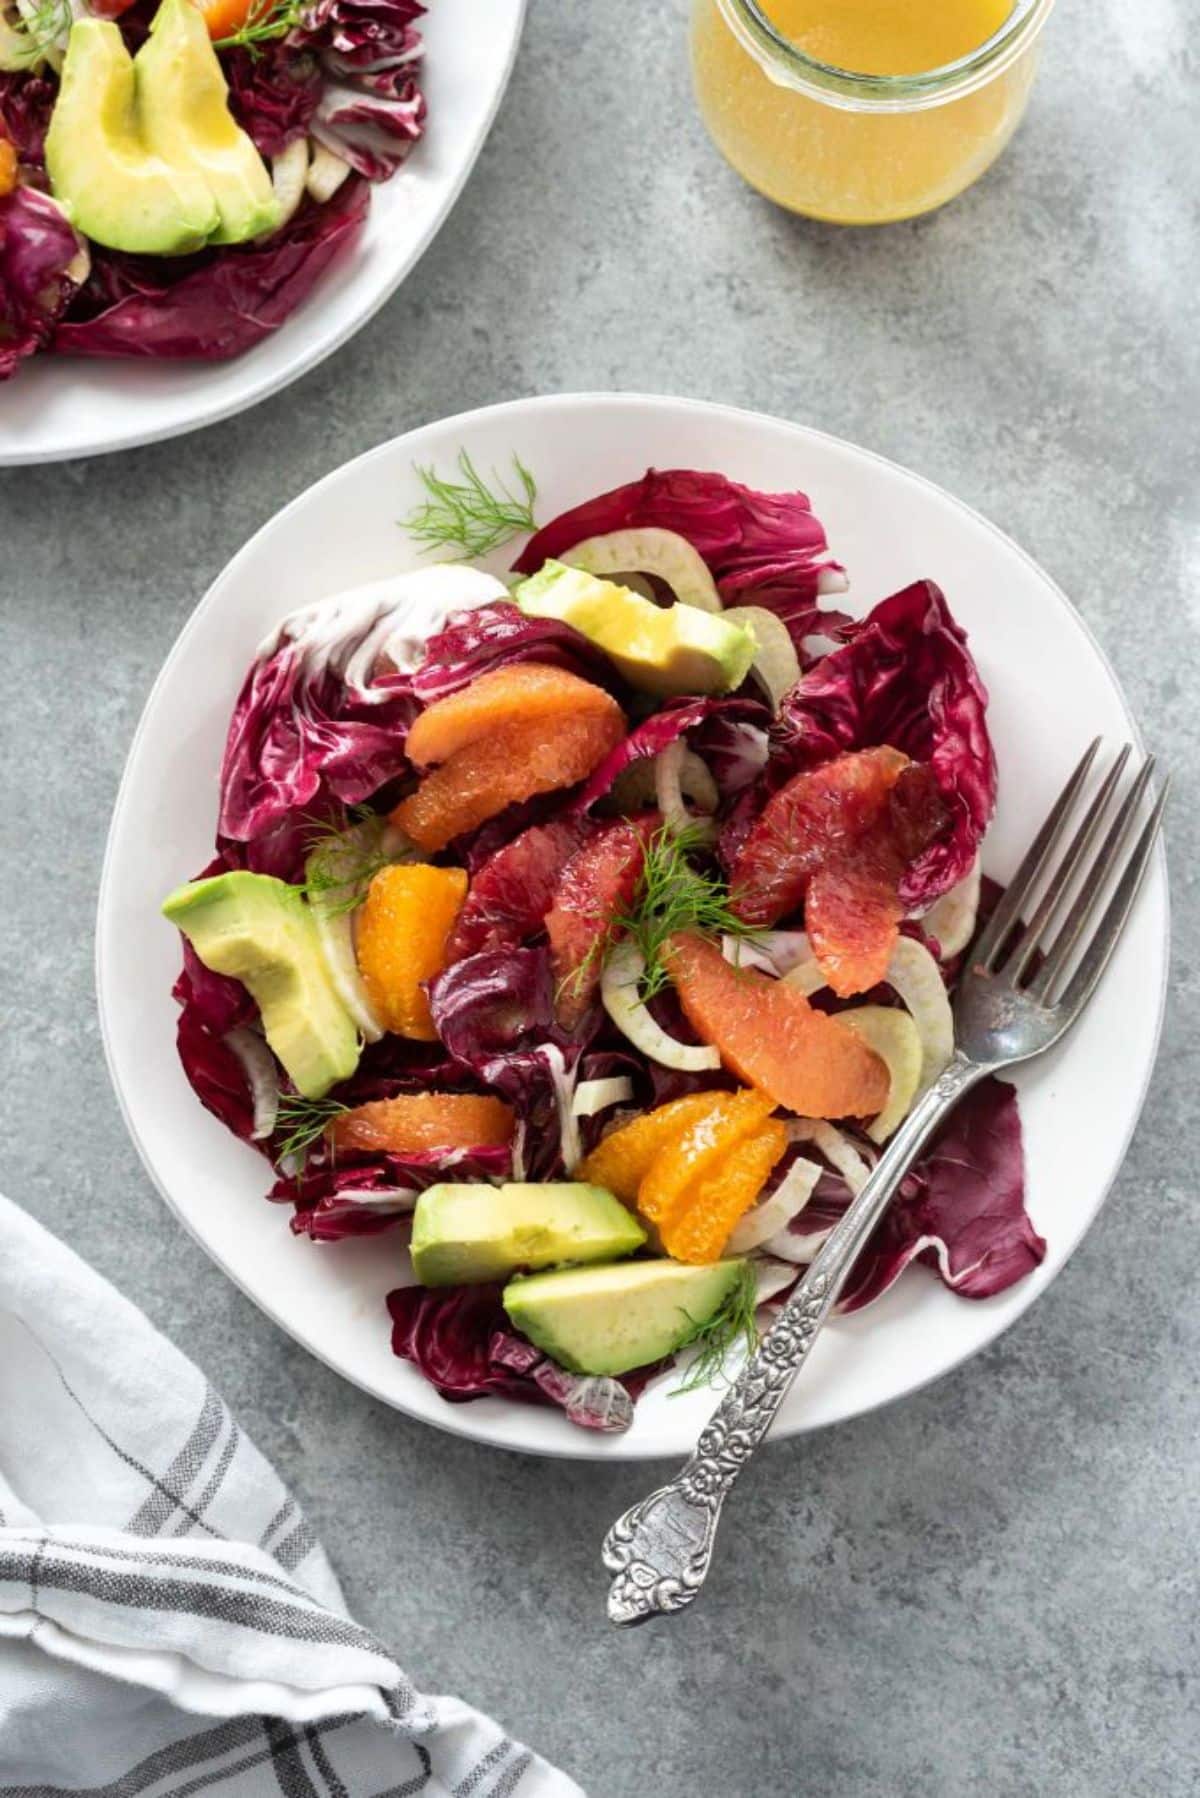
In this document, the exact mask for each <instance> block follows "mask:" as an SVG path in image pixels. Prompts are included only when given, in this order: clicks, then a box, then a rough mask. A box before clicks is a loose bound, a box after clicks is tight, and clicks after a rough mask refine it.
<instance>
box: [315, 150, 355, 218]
mask: <svg viewBox="0 0 1200 1798" xmlns="http://www.w3.org/2000/svg"><path fill="white" fill-rule="evenodd" d="M309 147H310V149H311V150H312V161H311V162H310V163H309V165H308V174H307V178H306V180H305V186H306V187H307V189H308V192H309V196H310V198H312V199H314V200H315V201H316V202H317V205H318V206H323V205H324V204H325V202H326V200H332V198H333V196H334V194H335V193H336V192H337V190H338V188H339V187H340V186H341V185H342V182H343V181H344V180H345V179H346V176H347V175H348V174H349V173H350V164H349V163H348V162H343V161H342V159H341V157H340V156H335V155H334V153H333V151H332V150H327V149H326V148H325V145H324V144H319V143H318V142H317V140H316V138H313V139H312V140H311V142H310V145H309Z"/></svg>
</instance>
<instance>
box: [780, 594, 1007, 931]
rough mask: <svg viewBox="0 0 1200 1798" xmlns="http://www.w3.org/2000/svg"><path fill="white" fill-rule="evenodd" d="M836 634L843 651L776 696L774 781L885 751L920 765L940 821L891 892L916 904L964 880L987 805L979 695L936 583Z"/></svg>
mask: <svg viewBox="0 0 1200 1798" xmlns="http://www.w3.org/2000/svg"><path fill="white" fill-rule="evenodd" d="M839 635H840V636H841V638H842V645H841V647H840V648H838V649H834V650H831V651H830V653H829V654H828V655H826V656H823V657H822V658H821V660H820V661H818V662H816V663H815V664H814V665H813V666H812V667H811V668H809V669H808V670H807V672H805V673H804V674H802V675H801V677H800V679H799V680H798V681H797V682H796V685H795V686H794V687H793V688H792V689H791V691H790V692H789V693H787V694H785V696H784V699H783V703H782V706H781V708H780V715H779V719H778V722H777V725H776V728H775V730H774V732H773V733H772V748H773V754H772V766H771V775H772V777H773V784H774V785H776V786H778V785H779V784H781V780H782V779H783V778H786V777H788V776H790V775H791V774H793V773H795V772H797V771H798V770H800V769H803V768H810V767H814V766H816V765H817V764H818V763H820V762H824V761H828V760H829V759H830V758H831V757H833V756H836V755H841V754H842V753H843V752H845V751H846V750H853V749H867V748H870V747H872V746H873V745H876V744H883V743H889V744H891V746H892V747H893V748H894V749H901V750H903V751H904V753H905V754H906V755H908V756H910V757H911V758H912V760H913V761H914V762H922V763H926V764H927V765H928V766H929V767H930V768H932V770H933V775H934V779H935V781H936V782H937V787H938V790H939V792H940V794H941V797H942V800H943V801H944V803H945V807H946V810H947V812H948V814H949V820H948V822H947V824H946V825H945V827H944V828H943V829H942V830H941V831H939V832H938V834H937V836H936V837H935V838H934V840H933V841H932V842H931V843H929V845H928V846H927V847H926V848H925V849H923V850H922V851H921V852H920V853H919V854H918V855H917V856H916V858H915V859H914V860H913V861H912V862H911V863H910V865H909V866H908V868H907V870H906V871H905V874H904V877H903V880H902V881H901V885H900V897H901V899H902V900H903V901H904V903H905V904H906V905H908V906H910V907H913V908H916V907H924V906H927V905H930V904H932V902H933V900H934V899H936V898H937V897H938V896H939V895H940V894H942V893H945V892H948V891H949V889H950V888H951V887H952V886H954V885H955V883H956V882H957V881H959V880H961V879H962V878H963V877H964V875H966V874H967V873H968V871H969V870H970V868H971V865H972V863H973V862H974V860H975V856H976V852H977V851H978V848H979V844H980V841H981V839H982V837H983V833H984V831H985V830H986V829H987V826H988V823H989V821H990V819H991V815H992V810H993V808H994V806H995V801H996V758H995V755H994V754H993V751H992V744H991V739H990V737H989V736H988V729H987V722H986V713H987V690H986V688H985V687H984V685H983V682H982V680H981V679H980V677H979V671H978V669H977V668H976V666H975V663H974V660H973V659H972V656H971V652H970V650H969V649H968V648H967V639H966V635H965V633H964V632H963V631H962V630H961V629H960V627H959V626H958V625H957V624H956V623H955V621H954V619H953V617H952V616H951V614H950V608H949V607H948V606H947V604H946V601H945V599H944V597H943V595H942V593H941V590H940V589H939V588H938V587H937V586H936V585H935V583H934V582H933V581H916V582H914V583H913V585H912V586H911V587H905V588H904V589H903V590H902V591H901V592H899V593H895V594H893V595H892V597H891V598H890V599H885V600H883V601H881V603H880V604H879V605H877V606H876V607H875V609H874V611H873V612H871V613H870V614H869V616H868V617H866V618H864V619H862V620H861V621H860V622H858V623H855V624H849V625H846V626H845V627H844V628H843V629H842V630H841V632H840V633H839ZM775 751H777V753H774V752H775Z"/></svg>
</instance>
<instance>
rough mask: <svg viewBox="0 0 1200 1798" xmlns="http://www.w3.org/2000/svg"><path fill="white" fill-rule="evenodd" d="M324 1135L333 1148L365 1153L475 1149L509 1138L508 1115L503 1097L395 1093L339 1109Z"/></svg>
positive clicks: (399, 1153)
mask: <svg viewBox="0 0 1200 1798" xmlns="http://www.w3.org/2000/svg"><path fill="white" fill-rule="evenodd" d="M325 1134H326V1136H327V1137H328V1138H329V1140H330V1142H331V1143H332V1144H333V1147H334V1148H335V1149H343V1150H351V1149H357V1150H362V1151H364V1152H368V1153H369V1152H370V1151H372V1150H376V1149H390V1150H391V1151H392V1152H393V1154H397V1155H404V1154H408V1153H412V1152H413V1151H416V1152H418V1153H420V1152H423V1151H427V1150H437V1149H478V1148H482V1147H484V1146H485V1145H490V1144H504V1143H507V1142H511V1141H512V1134H513V1114H512V1110H511V1108H510V1107H509V1106H507V1105H505V1104H504V1103H503V1101H502V1100H500V1099H490V1098H485V1097H483V1096H482V1095H479V1094H476V1093H400V1094H398V1095H397V1097H396V1098H394V1099H373V1100H372V1101H371V1102H370V1103H369V1104H367V1105H356V1106H355V1107H354V1108H353V1110H351V1111H344V1112H342V1113H341V1114H340V1115H339V1116H338V1117H336V1118H334V1120H333V1122H332V1124H330V1126H329V1128H328V1130H327V1131H326V1132H325Z"/></svg>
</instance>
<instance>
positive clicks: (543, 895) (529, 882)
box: [446, 818, 587, 962]
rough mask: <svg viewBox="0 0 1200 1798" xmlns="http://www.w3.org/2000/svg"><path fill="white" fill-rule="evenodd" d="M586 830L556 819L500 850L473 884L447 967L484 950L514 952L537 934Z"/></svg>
mask: <svg viewBox="0 0 1200 1798" xmlns="http://www.w3.org/2000/svg"><path fill="white" fill-rule="evenodd" d="M586 830H587V826H586V825H585V824H584V823H583V822H582V821H581V820H578V819H573V818H555V819H553V820H552V821H551V822H550V823H549V824H534V825H532V826H531V827H530V829H529V830H523V831H522V832H521V834H520V836H519V837H514V838H513V840H512V842H511V843H506V844H505V845H504V847H503V849H498V850H497V851H496V853H495V855H493V856H492V857H491V858H490V859H489V860H488V861H486V862H485V863H484V864H483V866H482V868H480V870H479V872H478V874H476V876H475V878H474V879H473V880H472V882H471V890H470V892H469V893H468V894H467V897H466V901H465V903H464V905H463V908H462V910H461V911H460V912H459V914H458V920H457V922H456V923H455V926H454V929H453V930H452V931H451V933H450V941H449V942H448V943H447V945H446V960H447V962H454V961H461V960H462V958H463V957H464V956H465V955H478V954H479V953H480V952H481V951H482V950H484V949H508V948H516V947H517V946H518V945H519V944H520V943H523V942H524V941H525V939H526V937H529V936H532V935H533V934H534V933H535V931H538V930H540V929H541V928H542V920H543V919H544V918H545V916H546V913H547V911H548V910H549V909H550V906H551V905H552V904H553V902H554V895H555V892H556V891H557V889H558V883H559V878H560V876H561V875H562V872H563V869H564V868H565V867H566V865H567V863H568V862H569V861H570V860H571V857H572V856H573V855H574V854H575V851H576V850H577V849H578V848H579V846H580V844H581V842H582V841H583V838H584V836H585V834H586Z"/></svg>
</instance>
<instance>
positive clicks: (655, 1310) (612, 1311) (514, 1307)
mask: <svg viewBox="0 0 1200 1798" xmlns="http://www.w3.org/2000/svg"><path fill="white" fill-rule="evenodd" d="M744 1266H745V1263H744V1262H743V1261H739V1260H730V1261H717V1262H715V1263H714V1264H713V1265H712V1266H710V1267H689V1266H685V1265H684V1263H683V1262H681V1261H665V1260H663V1261H624V1262H619V1263H617V1264H616V1265H614V1266H609V1267H572V1268H566V1269H564V1270H562V1271H560V1272H557V1273H547V1274H530V1275H529V1276H528V1277H526V1278H521V1279H516V1280H510V1281H509V1283H508V1285H507V1286H506V1287H505V1288H504V1295H503V1304H504V1309H505V1311H506V1312H507V1313H508V1316H509V1319H510V1321H511V1322H512V1324H513V1325H514V1326H515V1328H516V1329H518V1330H520V1332H521V1334H522V1335H523V1336H527V1337H528V1338H529V1340H530V1342H532V1343H534V1344H535V1345H536V1347H538V1348H540V1349H541V1350H542V1351H543V1353H545V1354H547V1355H549V1356H550V1357H551V1358H552V1359H553V1360H555V1361H557V1362H558V1364H559V1366H560V1367H565V1368H568V1369H569V1370H570V1371H571V1372H572V1373H587V1374H622V1373H628V1372H629V1370H630V1368H633V1367H646V1366H648V1365H649V1364H650V1363H651V1362H654V1361H661V1360H663V1359H664V1358H665V1357H666V1356H667V1355H672V1354H674V1352H675V1350H676V1349H678V1348H681V1347H682V1346H683V1344H684V1343H685V1342H688V1341H690V1340H691V1338H692V1337H693V1336H694V1335H695V1334H696V1331H697V1330H698V1329H700V1328H701V1327H702V1326H703V1325H704V1324H706V1323H708V1322H709V1321H710V1320H711V1318H712V1317H713V1316H714V1315H715V1313H716V1312H717V1311H719V1310H720V1308H721V1306H722V1305H723V1304H724V1302H725V1300H726V1299H727V1298H728V1297H729V1295H730V1293H731V1292H732V1291H733V1289H734V1287H735V1286H736V1285H737V1284H738V1281H739V1280H740V1279H741V1277H742V1269H743V1267H744Z"/></svg>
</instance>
